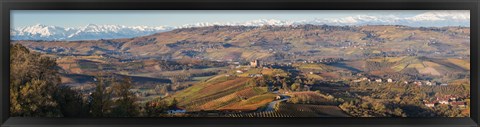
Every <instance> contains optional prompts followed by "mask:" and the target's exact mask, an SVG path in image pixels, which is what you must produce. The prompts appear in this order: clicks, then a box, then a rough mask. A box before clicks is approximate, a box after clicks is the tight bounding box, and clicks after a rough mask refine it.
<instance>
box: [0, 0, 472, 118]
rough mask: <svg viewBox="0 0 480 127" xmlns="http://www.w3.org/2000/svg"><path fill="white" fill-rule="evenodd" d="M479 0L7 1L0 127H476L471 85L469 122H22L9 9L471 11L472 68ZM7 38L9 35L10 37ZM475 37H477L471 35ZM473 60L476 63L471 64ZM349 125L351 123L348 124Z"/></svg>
mask: <svg viewBox="0 0 480 127" xmlns="http://www.w3.org/2000/svg"><path fill="white" fill-rule="evenodd" d="M479 6H480V2H479V1H478V0H389V1H387V0H337V1H335V2H331V1H328V0H297V1H294V0H244V1H237V0H202V1H195V0H176V1H175V0H157V1H155V0H137V1H135V2H133V1H129V0H103V1H95V0H68V1H66V0H3V1H1V3H0V16H1V17H0V24H1V26H2V27H0V28H2V29H1V30H2V31H1V33H2V34H0V40H1V41H3V43H2V45H1V46H2V47H1V52H0V53H1V54H0V59H1V63H0V66H1V69H0V71H1V76H0V81H1V82H2V83H3V85H2V86H1V88H0V96H1V97H0V102H1V104H0V110H1V111H0V112H1V113H0V120H1V121H0V125H1V126H2V127H11V126H22V127H28V126H92V127H93V126H117V127H118V126H178V127H192V126H196V127H204V126H205V127H212V126H219V127H220V126H230V127H237V126H265V127H270V126H277V127H283V126H312V127H313V126H315V127H321V126H329V127H336V126H338V127H354V126H358V127H362V126H372V127H384V126H391V127H400V126H405V127H406V126H425V127H428V126H431V127H433V126H435V127H443V126H444V127H451V126H455V127H476V126H477V124H478V123H479V121H480V118H479V113H480V111H479V109H478V106H479V105H480V101H479V94H478V92H479V91H480V89H479V87H478V86H477V85H471V88H470V89H471V90H470V95H471V104H470V106H471V111H470V114H471V117H470V118H468V117H467V118H443V117H437V118H415V117H409V118H385V117H382V118H358V117H346V118H342V117H338V118H300V117H299V118H22V117H10V116H9V85H8V84H9V78H7V75H9V74H10V69H9V61H7V60H8V59H7V58H9V56H10V51H9V47H10V46H9V44H10V36H9V35H10V34H9V33H10V10H196V9H200V10H435V9H438V10H454V9H466V10H470V15H471V16H470V30H471V35H470V39H471V40H470V43H471V47H474V50H470V51H471V55H473V56H471V60H470V62H471V65H479V62H480V59H475V58H478V56H479V55H480V54H479V52H478V50H475V48H476V49H480V45H479V44H478V37H479V36H480V33H479V32H478V30H479V29H480V25H479V22H478V17H480V13H479V10H478V8H479ZM7 33H8V34H7ZM472 35H474V36H472ZM472 58H473V59H475V60H473V61H472ZM470 72H474V73H471V77H470V81H471V84H478V83H479V82H478V78H480V77H479V75H480V72H479V70H478V66H471V70H470ZM346 121H348V122H346Z"/></svg>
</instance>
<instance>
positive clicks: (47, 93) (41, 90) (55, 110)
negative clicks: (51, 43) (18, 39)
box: [10, 44, 62, 117]
mask: <svg viewBox="0 0 480 127" xmlns="http://www.w3.org/2000/svg"><path fill="white" fill-rule="evenodd" d="M59 84H60V76H59V75H58V69H57V64H56V63H55V59H53V58H50V57H46V56H42V55H40V54H38V53H34V52H30V51H29V50H28V49H27V48H26V47H24V46H22V45H20V44H14V45H10V113H11V114H10V115H11V116H35V117H45V116H47V117H59V116H62V114H61V112H60V108H59V106H58V103H57V102H56V101H55V99H54V97H53V96H54V93H55V91H57V89H58V86H59Z"/></svg>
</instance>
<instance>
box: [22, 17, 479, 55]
mask: <svg viewBox="0 0 480 127" xmlns="http://www.w3.org/2000/svg"><path fill="white" fill-rule="evenodd" d="M469 36H470V31H469V28H468V27H440V28H438V27H428V28H425V27H408V26H388V25H377V26H328V25H298V26H210V27H194V28H182V29H175V30H172V31H168V32H161V33H157V34H153V35H149V36H143V37H135V38H130V39H112V40H96V41H69V42H62V41H54V42H51V41H48V42H43V41H15V43H21V44H23V45H25V46H27V47H29V48H31V49H34V50H37V51H42V52H48V53H56V54H73V55H75V54H76V55H92V54H105V55H109V56H112V57H122V58H152V57H154V58H162V59H180V58H201V59H210V60H234V61H238V60H253V59H264V60H270V61H274V60H279V59H283V60H297V59H305V60H314V59H320V58H325V57H327V58H328V57H340V56H341V57H344V58H350V59H353V58H364V57H370V56H384V55H387V56H401V55H414V54H415V55H419V56H445V57H469V52H470V49H469V46H470V41H469V40H470V38H469Z"/></svg>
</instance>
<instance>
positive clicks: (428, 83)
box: [425, 81, 433, 86]
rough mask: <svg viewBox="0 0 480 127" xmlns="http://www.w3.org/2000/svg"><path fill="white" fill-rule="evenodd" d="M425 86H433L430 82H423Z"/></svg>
mask: <svg viewBox="0 0 480 127" xmlns="http://www.w3.org/2000/svg"><path fill="white" fill-rule="evenodd" d="M425 85H429V86H431V85H433V83H432V82H430V81H426V82H425Z"/></svg>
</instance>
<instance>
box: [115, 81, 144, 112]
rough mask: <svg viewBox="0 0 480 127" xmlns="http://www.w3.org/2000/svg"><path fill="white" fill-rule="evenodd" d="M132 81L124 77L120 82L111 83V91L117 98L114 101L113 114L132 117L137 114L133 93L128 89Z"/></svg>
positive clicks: (130, 87)
mask: <svg viewBox="0 0 480 127" xmlns="http://www.w3.org/2000/svg"><path fill="white" fill-rule="evenodd" d="M132 84H133V82H132V79H131V78H130V77H124V78H123V79H122V80H120V82H115V83H114V84H113V92H114V94H115V97H117V98H118V99H117V100H116V101H115V108H114V109H113V115H114V116H120V117H133V116H136V115H137V114H138V110H139V109H138V106H137V105H136V104H135V100H136V99H137V98H136V96H135V94H134V93H133V92H132V91H130V89H132V88H133V85H132Z"/></svg>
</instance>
